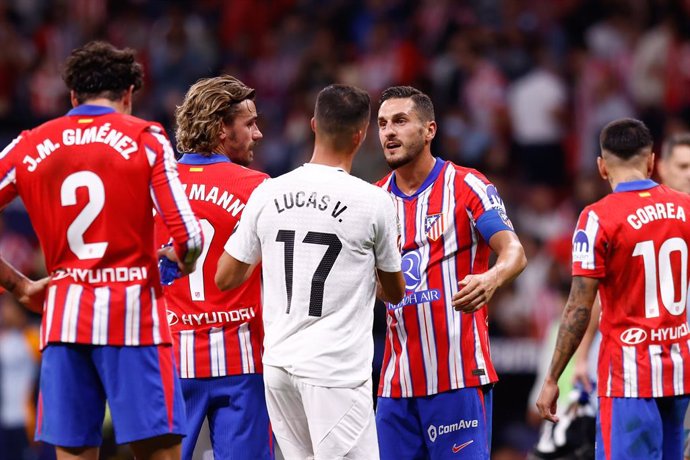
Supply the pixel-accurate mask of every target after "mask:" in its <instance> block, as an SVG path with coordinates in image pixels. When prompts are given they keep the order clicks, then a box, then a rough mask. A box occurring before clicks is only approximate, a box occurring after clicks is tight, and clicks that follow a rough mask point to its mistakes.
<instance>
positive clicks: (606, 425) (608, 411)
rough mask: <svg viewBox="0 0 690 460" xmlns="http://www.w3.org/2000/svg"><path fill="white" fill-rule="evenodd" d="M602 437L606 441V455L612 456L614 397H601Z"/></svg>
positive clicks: (606, 456)
mask: <svg viewBox="0 0 690 460" xmlns="http://www.w3.org/2000/svg"><path fill="white" fill-rule="evenodd" d="M599 418H600V421H601V438H602V439H603V441H604V457H605V458H606V460H609V459H610V458H611V422H612V419H613V398H599Z"/></svg>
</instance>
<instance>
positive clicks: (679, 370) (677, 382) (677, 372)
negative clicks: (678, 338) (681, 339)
mask: <svg viewBox="0 0 690 460" xmlns="http://www.w3.org/2000/svg"><path fill="white" fill-rule="evenodd" d="M671 361H673V394H674V395H676V396H678V395H682V394H685V388H684V386H685V385H684V384H683V356H682V355H681V353H680V344H678V343H674V344H672V345H671Z"/></svg>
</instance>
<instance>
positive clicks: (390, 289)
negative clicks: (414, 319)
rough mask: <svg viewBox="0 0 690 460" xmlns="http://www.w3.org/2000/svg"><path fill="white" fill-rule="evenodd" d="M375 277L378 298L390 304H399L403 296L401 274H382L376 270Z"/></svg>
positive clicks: (403, 286)
mask: <svg viewBox="0 0 690 460" xmlns="http://www.w3.org/2000/svg"><path fill="white" fill-rule="evenodd" d="M376 276H377V278H378V281H377V283H376V291H377V292H376V295H377V296H378V298H379V299H381V300H383V301H384V302H388V303H392V304H397V303H400V301H401V300H402V299H403V297H404V296H405V279H404V278H403V274H402V272H384V271H382V270H379V269H376Z"/></svg>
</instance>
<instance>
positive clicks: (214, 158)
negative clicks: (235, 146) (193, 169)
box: [178, 153, 232, 165]
mask: <svg viewBox="0 0 690 460" xmlns="http://www.w3.org/2000/svg"><path fill="white" fill-rule="evenodd" d="M178 163H182V164H183V165H211V164H214V163H232V161H230V158H228V157H226V156H225V155H221V154H220V153H212V154H211V156H204V155H202V154H200V153H185V154H184V155H182V158H180V160H179V161H178Z"/></svg>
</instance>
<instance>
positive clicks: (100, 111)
mask: <svg viewBox="0 0 690 460" xmlns="http://www.w3.org/2000/svg"><path fill="white" fill-rule="evenodd" d="M109 113H115V109H114V108H112V107H106V106H104V105H92V104H83V105H78V106H76V107H75V108H73V109H72V110H70V111H69V112H67V116H72V115H90V116H95V115H106V114H109Z"/></svg>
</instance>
